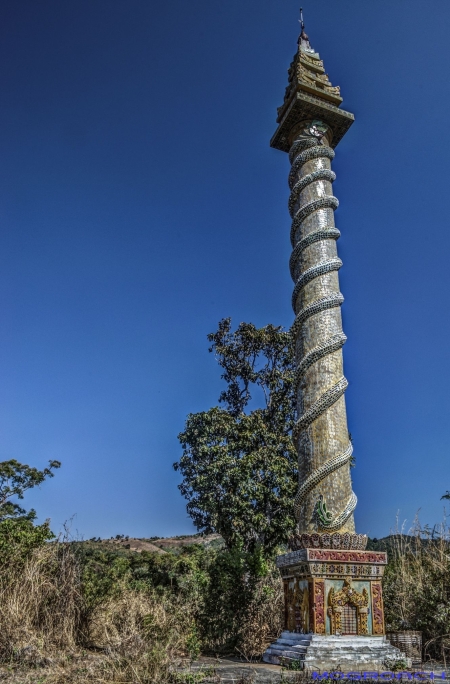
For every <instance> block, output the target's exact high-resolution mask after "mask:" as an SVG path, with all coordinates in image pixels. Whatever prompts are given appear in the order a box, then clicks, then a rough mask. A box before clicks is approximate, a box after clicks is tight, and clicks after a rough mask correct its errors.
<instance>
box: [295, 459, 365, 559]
mask: <svg viewBox="0 0 450 684" xmlns="http://www.w3.org/2000/svg"><path fill="white" fill-rule="evenodd" d="M350 456H351V454H350ZM366 544H367V536H366V535H365V534H348V533H344V534H340V533H339V532H335V533H334V534H331V533H329V532H325V533H323V534H319V533H314V532H313V533H312V534H294V535H293V536H292V537H291V538H290V539H289V546H290V548H291V549H292V550H293V551H297V550H299V549H352V550H355V551H356V550H358V551H363V550H364V549H365V548H366Z"/></svg>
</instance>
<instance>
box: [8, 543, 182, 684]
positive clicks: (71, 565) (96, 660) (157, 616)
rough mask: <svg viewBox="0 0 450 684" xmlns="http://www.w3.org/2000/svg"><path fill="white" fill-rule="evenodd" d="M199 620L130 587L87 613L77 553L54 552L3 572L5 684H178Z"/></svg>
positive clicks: (56, 546)
mask: <svg viewBox="0 0 450 684" xmlns="http://www.w3.org/2000/svg"><path fill="white" fill-rule="evenodd" d="M18 568H20V571H18V570H17V569H18ZM192 612H193V610H192V605H191V604H190V603H189V602H188V601H185V600H184V599H183V598H182V597H180V596H176V595H174V594H170V592H168V591H165V592H164V591H162V592H161V591H160V592H157V591H153V592H152V591H150V590H149V591H147V592H144V591H137V590H135V591H133V590H131V589H130V588H129V587H127V586H126V585H124V586H123V587H120V586H118V587H117V590H116V591H115V593H114V597H109V598H106V599H105V600H104V601H102V602H100V603H99V604H98V605H96V606H95V607H94V608H92V609H87V608H86V605H85V604H84V601H83V592H82V586H81V572H80V566H79V562H78V559H77V557H76V556H75V554H74V552H73V550H72V547H71V545H70V544H67V543H52V544H47V545H45V546H43V547H41V548H38V549H36V550H34V551H33V553H32V554H31V556H30V557H29V558H28V559H26V560H25V561H23V560H21V562H17V563H15V562H14V558H11V559H10V561H9V562H8V563H7V564H6V565H4V566H2V568H1V570H0V661H2V662H3V663H4V664H5V665H6V667H5V668H4V670H3V671H2V673H1V678H2V680H3V679H5V681H14V682H16V681H17V682H19V681H20V682H28V681H30V682H34V681H36V682H37V681H45V682H46V683H48V684H53V683H55V684H59V682H61V683H62V682H64V683H69V682H77V684H83V683H84V682H86V683H87V682H94V681H95V682H122V683H123V684H127V683H128V682H129V683H130V684H131V683H133V684H150V683H153V682H158V683H159V684H164V683H165V682H171V681H174V677H175V676H176V674H175V671H174V667H173V666H174V664H176V662H177V660H179V659H180V658H181V657H183V656H185V655H186V654H187V652H188V650H189V649H188V640H189V638H190V636H191V635H192V630H193V615H192ZM36 669H37V670H38V671H39V673H40V674H39V677H40V678H36V675H35V674H33V672H35V670H36ZM11 677H12V679H10V678H11ZM17 677H19V679H17Z"/></svg>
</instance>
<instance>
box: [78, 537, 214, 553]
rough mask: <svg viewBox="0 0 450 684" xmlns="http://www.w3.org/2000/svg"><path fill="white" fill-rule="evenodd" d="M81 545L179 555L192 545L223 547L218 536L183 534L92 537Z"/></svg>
mask: <svg viewBox="0 0 450 684" xmlns="http://www.w3.org/2000/svg"><path fill="white" fill-rule="evenodd" d="M83 543H84V544H86V545H88V546H93V547H95V548H103V549H105V550H110V551H112V550H119V549H124V550H128V551H135V552H138V553H141V552H142V551H148V552H150V553H179V552H180V551H181V550H182V549H183V548H185V547H186V546H191V545H192V544H196V545H199V546H210V547H213V548H219V547H221V546H223V539H222V537H221V536H220V535H219V534H204V535H203V534H185V535H182V536H179V537H148V538H142V539H140V538H136V537H127V536H125V535H117V537H111V538H110V539H100V537H93V538H92V539H88V540H86V541H85V542H83Z"/></svg>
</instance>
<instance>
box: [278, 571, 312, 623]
mask: <svg viewBox="0 0 450 684" xmlns="http://www.w3.org/2000/svg"><path fill="white" fill-rule="evenodd" d="M284 600H285V629H287V630H288V631H289V632H299V633H302V634H306V633H307V632H309V588H308V585H307V586H305V587H304V588H301V587H300V586H299V584H298V581H297V580H296V579H294V581H293V582H285V584H284Z"/></svg>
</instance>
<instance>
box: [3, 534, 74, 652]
mask: <svg viewBox="0 0 450 684" xmlns="http://www.w3.org/2000/svg"><path fill="white" fill-rule="evenodd" d="M13 560H14V559H13ZM19 567H20V568H21V570H20V572H19V573H18V572H17V570H16V566H15V564H14V562H11V563H10V564H9V565H8V566H6V567H4V568H3V569H2V572H1V573H0V657H1V658H2V659H8V658H12V659H14V660H25V661H30V662H36V661H38V660H40V659H45V657H46V654H47V653H49V652H52V651H54V650H55V649H58V650H60V649H63V650H65V651H68V652H71V651H73V650H74V649H75V648H76V641H77V633H78V630H79V625H80V608H81V601H80V599H81V596H80V591H79V577H78V566H77V563H76V561H75V558H74V556H73V554H72V552H71V551H70V549H69V547H68V546H67V545H65V544H58V545H47V546H44V547H42V548H40V549H37V550H36V551H34V553H33V555H32V557H31V558H30V559H28V560H27V561H26V562H25V563H24V564H19Z"/></svg>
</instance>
